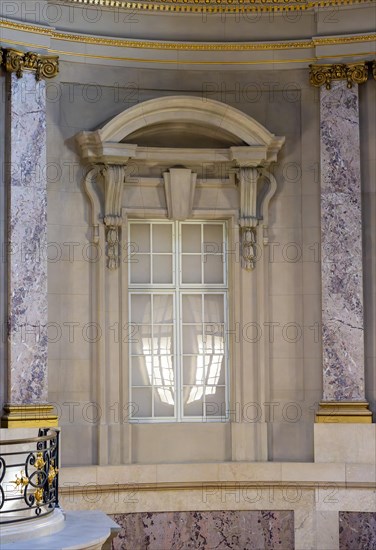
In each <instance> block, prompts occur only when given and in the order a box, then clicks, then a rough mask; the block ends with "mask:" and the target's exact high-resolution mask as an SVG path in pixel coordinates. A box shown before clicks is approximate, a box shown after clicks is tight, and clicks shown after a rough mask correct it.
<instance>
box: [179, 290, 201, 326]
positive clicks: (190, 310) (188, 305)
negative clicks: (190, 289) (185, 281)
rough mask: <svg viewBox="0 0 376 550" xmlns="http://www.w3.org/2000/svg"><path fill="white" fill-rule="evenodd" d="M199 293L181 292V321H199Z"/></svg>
mask: <svg viewBox="0 0 376 550" xmlns="http://www.w3.org/2000/svg"><path fill="white" fill-rule="evenodd" d="M201 304H202V297H201V294H183V296H182V309H183V323H200V322H201V321H202V306H201Z"/></svg>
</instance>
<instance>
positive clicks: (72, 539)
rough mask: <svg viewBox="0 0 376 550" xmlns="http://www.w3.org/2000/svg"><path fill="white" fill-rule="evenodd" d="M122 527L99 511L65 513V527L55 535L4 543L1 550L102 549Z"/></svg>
mask: <svg viewBox="0 0 376 550" xmlns="http://www.w3.org/2000/svg"><path fill="white" fill-rule="evenodd" d="M119 531H120V527H119V526H118V525H117V523H115V522H114V521H113V520H112V519H111V518H109V517H108V516H106V514H104V513H103V512H99V511H76V512H67V513H66V514H65V526H64V528H63V529H62V530H61V531H60V532H59V533H56V534H54V535H49V536H47V537H40V538H37V539H34V540H32V541H30V540H24V541H18V542H13V543H10V544H4V545H3V544H2V545H1V550H73V549H74V550H100V549H101V548H102V547H103V545H104V544H105V542H106V541H107V539H108V538H109V537H110V536H111V535H112V537H113V536H115V535H116V534H117V533H118V532H119Z"/></svg>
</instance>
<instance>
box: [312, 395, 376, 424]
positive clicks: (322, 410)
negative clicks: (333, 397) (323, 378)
mask: <svg viewBox="0 0 376 550" xmlns="http://www.w3.org/2000/svg"><path fill="white" fill-rule="evenodd" d="M316 422H318V423H325V424H372V412H371V411H370V410H369V408H368V403H367V402H366V401H364V402H342V401H321V403H320V407H319V410H318V411H317V413H316Z"/></svg>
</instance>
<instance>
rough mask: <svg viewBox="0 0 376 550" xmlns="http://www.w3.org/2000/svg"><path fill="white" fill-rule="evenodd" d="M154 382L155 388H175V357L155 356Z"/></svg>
mask: <svg viewBox="0 0 376 550" xmlns="http://www.w3.org/2000/svg"><path fill="white" fill-rule="evenodd" d="M153 376H154V378H153V382H154V385H155V386H173V385H174V383H175V376H174V364H173V357H172V356H171V355H159V356H156V355H154V358H153Z"/></svg>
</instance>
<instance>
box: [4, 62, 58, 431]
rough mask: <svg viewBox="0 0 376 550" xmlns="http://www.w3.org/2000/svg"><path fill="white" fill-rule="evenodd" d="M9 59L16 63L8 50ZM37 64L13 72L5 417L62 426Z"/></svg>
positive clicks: (11, 423)
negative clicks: (50, 370) (52, 391)
mask: <svg viewBox="0 0 376 550" xmlns="http://www.w3.org/2000/svg"><path fill="white" fill-rule="evenodd" d="M7 55H8V58H9V52H8V54H7ZM9 59H10V58H9ZM9 59H8V61H9ZM38 67H39V65H38V66H37V65H36V66H35V67H31V66H30V67H29V66H28V65H27V64H22V71H21V72H20V71H18V72H17V71H15V67H12V66H9V67H8V66H7V67H6V69H7V70H8V72H9V74H8V97H9V108H8V143H7V151H8V158H7V161H8V173H7V179H8V185H7V189H8V404H7V405H6V406H5V407H4V408H5V412H6V414H5V415H4V416H3V418H2V426H4V427H16V426H20V427H24V426H26V425H29V426H30V425H34V426H38V425H39V426H41V425H43V426H51V425H56V424H57V419H56V416H54V415H53V414H51V409H52V407H50V406H48V405H47V404H46V403H47V390H48V387H47V256H46V251H47V180H46V161H47V158H46V90H45V81H44V80H41V79H40V78H41V76H43V74H42V73H40V72H38ZM23 69H30V70H25V71H24V72H23Z"/></svg>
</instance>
